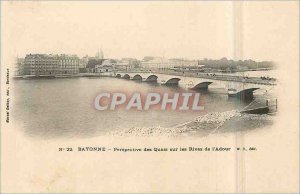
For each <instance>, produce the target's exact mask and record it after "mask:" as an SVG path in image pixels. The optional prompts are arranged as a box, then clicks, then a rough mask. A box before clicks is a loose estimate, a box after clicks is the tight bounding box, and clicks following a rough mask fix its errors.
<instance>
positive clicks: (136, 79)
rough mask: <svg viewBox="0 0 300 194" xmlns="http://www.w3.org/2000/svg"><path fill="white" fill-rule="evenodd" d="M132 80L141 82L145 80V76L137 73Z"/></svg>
mask: <svg viewBox="0 0 300 194" xmlns="http://www.w3.org/2000/svg"><path fill="white" fill-rule="evenodd" d="M132 80H134V81H138V82H141V81H143V78H142V76H140V75H139V74H136V75H135V76H133V78H132Z"/></svg>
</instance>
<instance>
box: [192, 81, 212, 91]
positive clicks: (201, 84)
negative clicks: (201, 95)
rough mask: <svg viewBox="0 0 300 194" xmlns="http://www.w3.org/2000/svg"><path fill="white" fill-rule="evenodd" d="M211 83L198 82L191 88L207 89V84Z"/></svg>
mask: <svg viewBox="0 0 300 194" xmlns="http://www.w3.org/2000/svg"><path fill="white" fill-rule="evenodd" d="M210 84H212V82H200V83H199V84H197V85H195V86H194V87H193V88H192V89H193V90H207V89H208V86H209V85H210Z"/></svg>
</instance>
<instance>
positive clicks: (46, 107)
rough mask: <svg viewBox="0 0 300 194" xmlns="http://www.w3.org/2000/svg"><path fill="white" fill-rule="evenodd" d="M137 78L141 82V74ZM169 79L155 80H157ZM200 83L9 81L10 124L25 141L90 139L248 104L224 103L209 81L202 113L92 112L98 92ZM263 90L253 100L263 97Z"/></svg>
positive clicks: (184, 80) (183, 87)
mask: <svg viewBox="0 0 300 194" xmlns="http://www.w3.org/2000/svg"><path fill="white" fill-rule="evenodd" d="M142 76H143V78H145V77H146V76H147V74H142ZM169 77H170V76H163V75H159V81H161V80H165V79H168V78H169ZM200 81H205V80H202V79H199V78H187V77H182V81H181V82H180V87H179V88H169V87H166V86H160V85H151V84H147V83H137V82H134V81H129V80H123V79H116V78H109V77H102V78H84V77H80V78H65V79H32V80H13V84H12V85H13V87H14V88H13V91H14V95H13V98H12V101H13V103H12V113H11V119H12V122H16V123H18V124H19V125H20V126H22V130H23V132H24V133H25V134H26V135H28V136H33V137H43V138H57V137H93V136H98V135H104V134H106V133H108V132H111V131H116V130H121V129H127V128H132V127H153V126H155V127H157V126H160V127H174V126H176V125H179V124H181V123H185V122H188V121H191V120H193V119H194V118H196V117H198V116H201V115H205V114H208V113H212V112H224V111H231V110H240V109H242V108H243V107H245V106H246V105H247V104H248V103H245V102H241V101H240V100H238V99H232V98H229V97H228V96H227V91H226V89H225V87H224V86H226V84H227V83H222V82H214V83H213V84H211V85H210V86H209V90H208V92H202V93H201V97H200V98H201V102H202V104H203V106H204V108H205V110H204V111H171V110H168V111H160V110H149V111H137V110H130V111H126V110H123V109H118V110H114V111H99V110H96V109H95V108H94V99H95V97H96V96H97V94H99V93H101V92H104V91H105V92H114V91H123V92H126V93H133V92H141V93H144V94H146V93H149V92H160V93H174V92H184V91H188V89H187V87H189V85H191V84H196V83H197V82H200ZM264 87H266V86H264ZM264 87H263V89H261V90H258V92H257V93H256V95H255V98H260V97H262V96H263V95H265V90H266V89H267V88H264ZM253 122H256V121H253ZM244 127H245V128H246V127H247V126H244Z"/></svg>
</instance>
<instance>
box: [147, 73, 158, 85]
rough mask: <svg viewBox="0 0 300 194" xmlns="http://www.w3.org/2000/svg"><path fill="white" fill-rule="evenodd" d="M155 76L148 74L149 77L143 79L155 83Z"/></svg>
mask: <svg viewBox="0 0 300 194" xmlns="http://www.w3.org/2000/svg"><path fill="white" fill-rule="evenodd" d="M157 78H158V77H157V76H156V75H150V76H149V77H147V79H146V80H145V82H153V83H154V82H155V83H157Z"/></svg>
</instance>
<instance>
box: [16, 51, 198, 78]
mask: <svg viewBox="0 0 300 194" xmlns="http://www.w3.org/2000/svg"><path fill="white" fill-rule="evenodd" d="M197 64H198V62H197V61H196V60H185V59H166V58H162V57H144V58H143V59H142V60H137V59H135V58H122V59H104V58H103V53H102V52H101V53H100V54H99V53H97V54H96V56H95V57H89V56H84V57H82V58H79V57H78V56H77V55H66V54H60V55H53V54H49V55H48V54H28V55H26V57H25V58H18V59H17V75H37V76H38V75H62V74H78V73H104V72H112V71H130V70H132V69H148V70H151V69H159V68H172V67H182V66H197Z"/></svg>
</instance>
